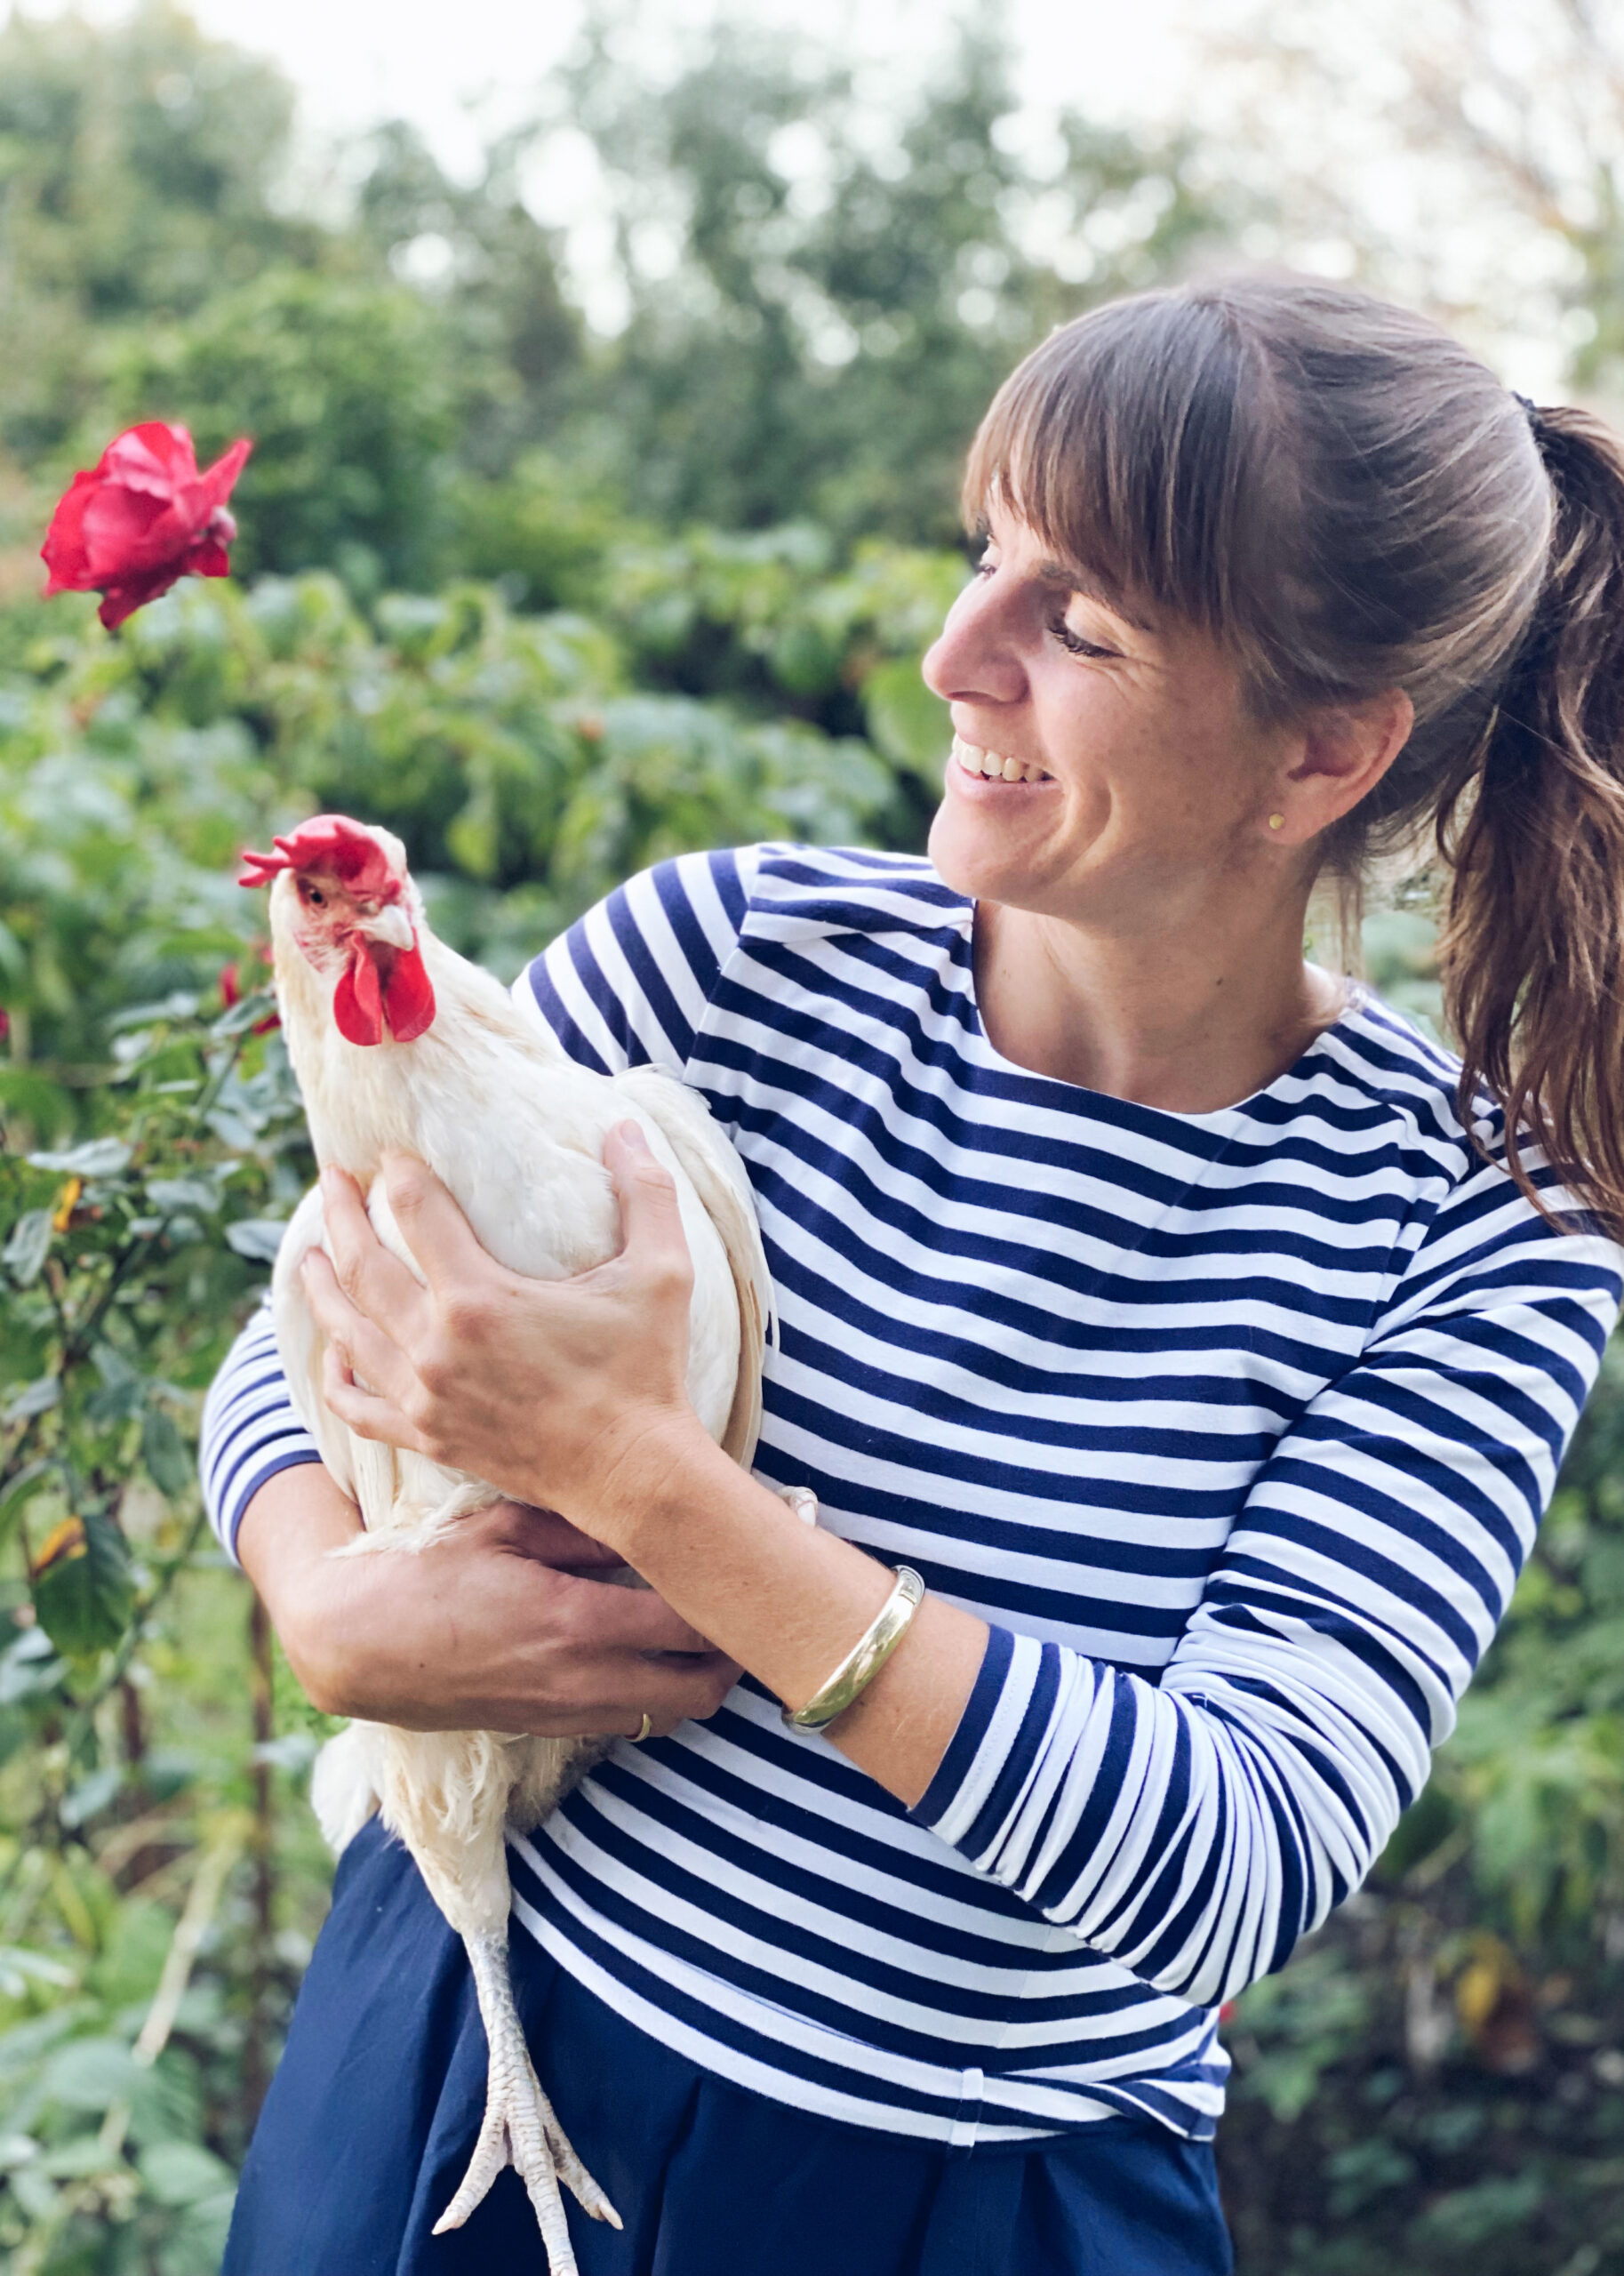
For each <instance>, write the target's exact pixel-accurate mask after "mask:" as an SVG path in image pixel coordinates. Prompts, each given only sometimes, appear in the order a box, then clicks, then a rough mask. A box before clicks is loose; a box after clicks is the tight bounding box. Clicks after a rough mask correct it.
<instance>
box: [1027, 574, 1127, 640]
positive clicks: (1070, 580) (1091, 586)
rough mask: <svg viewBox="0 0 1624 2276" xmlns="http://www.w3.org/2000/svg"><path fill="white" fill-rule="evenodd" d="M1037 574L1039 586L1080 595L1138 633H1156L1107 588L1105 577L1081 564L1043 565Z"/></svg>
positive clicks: (1119, 597) (1115, 593) (1119, 596)
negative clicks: (1057, 588)
mask: <svg viewBox="0 0 1624 2276" xmlns="http://www.w3.org/2000/svg"><path fill="white" fill-rule="evenodd" d="M1036 574H1037V579H1038V581H1039V583H1040V584H1044V585H1054V586H1058V587H1060V589H1063V590H1064V591H1066V592H1068V593H1081V594H1082V596H1083V597H1084V600H1090V601H1098V602H1099V604H1100V607H1101V608H1108V609H1109V610H1110V612H1111V614H1112V615H1113V616H1119V617H1120V618H1121V619H1122V621H1123V622H1124V624H1131V625H1132V626H1133V628H1134V629H1135V630H1136V631H1139V632H1154V631H1155V629H1156V627H1155V626H1154V625H1153V624H1149V623H1147V621H1145V619H1144V618H1143V617H1142V616H1136V615H1135V614H1134V613H1133V611H1132V609H1131V608H1130V607H1129V606H1128V605H1127V603H1126V602H1125V601H1124V599H1123V597H1122V596H1121V594H1120V593H1118V592H1116V590H1115V589H1113V588H1112V587H1111V586H1109V585H1108V584H1107V583H1106V581H1105V580H1104V579H1103V578H1102V577H1098V576H1095V575H1092V574H1091V573H1090V572H1089V571H1088V570H1086V569H1084V567H1083V566H1082V565H1081V563H1079V562H1076V561H1040V562H1039V563H1038V565H1037V571H1036Z"/></svg>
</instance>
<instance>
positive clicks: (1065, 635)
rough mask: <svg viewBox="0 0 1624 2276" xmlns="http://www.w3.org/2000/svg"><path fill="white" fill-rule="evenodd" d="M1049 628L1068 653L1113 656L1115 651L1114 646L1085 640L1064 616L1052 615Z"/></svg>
mask: <svg viewBox="0 0 1624 2276" xmlns="http://www.w3.org/2000/svg"><path fill="white" fill-rule="evenodd" d="M1049 629H1050V631H1051V632H1052V634H1053V635H1054V637H1055V638H1056V639H1057V640H1058V641H1059V642H1060V645H1061V647H1062V648H1064V649H1065V650H1066V652H1067V653H1068V655H1073V656H1114V655H1115V654H1116V649H1115V648H1101V647H1100V645H1099V644H1098V643H1097V642H1096V641H1093V640H1085V639H1084V637H1083V635H1082V634H1081V633H1080V632H1074V631H1073V630H1072V629H1071V627H1070V625H1069V624H1068V623H1067V621H1066V619H1065V617H1064V616H1052V617H1051V618H1050V620H1049Z"/></svg>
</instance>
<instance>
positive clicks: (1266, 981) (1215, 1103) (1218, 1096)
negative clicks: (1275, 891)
mask: <svg viewBox="0 0 1624 2276" xmlns="http://www.w3.org/2000/svg"><path fill="white" fill-rule="evenodd" d="M1302 916H1303V912H1302V911H1301V910H1296V909H1291V908H1288V909H1286V910H1276V911H1274V912H1270V913H1268V915H1265V916H1262V917H1261V918H1260V919H1259V920H1258V921H1255V922H1242V923H1240V924H1237V925H1236V927H1235V937H1234V938H1232V939H1228V940H1213V939H1212V938H1211V937H1208V938H1205V939H1204V940H1203V941H1201V942H1182V941H1178V940H1168V939H1165V938H1163V939H1158V940H1156V942H1147V940H1146V939H1145V938H1144V937H1142V936H1135V937H1132V938H1131V939H1123V938H1120V937H1115V936H1112V935H1109V934H1100V933H1094V932H1091V931H1089V930H1088V929H1087V928H1086V927H1084V926H1080V925H1076V924H1072V923H1068V922H1066V921H1064V920H1062V919H1060V918H1052V917H1044V916H1039V915H1036V914H1034V913H1033V912H1031V911H1029V910H1020V909H1011V908H1009V907H1007V906H1004V905H1003V904H1000V903H996V902H978V903H977V904H976V912H975V934H974V958H975V982H976V999H977V1004H978V1007H979V1009H980V1016H981V1024H982V1027H983V1029H984V1030H985V1031H986V1034H987V1037H988V1040H989V1042H990V1043H991V1044H992V1045H993V1047H994V1048H995V1050H996V1051H998V1052H1000V1053H1001V1054H1003V1056H1004V1058H1006V1059H1009V1060H1012V1061H1013V1062H1014V1063H1015V1064H1016V1065H1017V1066H1019V1067H1027V1068H1029V1069H1030V1070H1032V1072H1033V1073H1034V1074H1038V1075H1047V1076H1050V1077H1051V1078H1053V1079H1054V1080H1056V1081H1058V1082H1063V1083H1076V1084H1079V1085H1081V1086H1083V1087H1084V1088H1085V1089H1087V1090H1092V1091H1100V1092H1103V1093H1105V1094H1108V1096H1110V1097H1113V1098H1121V1099H1132V1100H1133V1101H1135V1102H1137V1103H1138V1104H1140V1105H1141V1106H1152V1107H1160V1108H1162V1109H1164V1110H1166V1111H1167V1112H1170V1113H1174V1114H1210V1113H1215V1112H1217V1111H1218V1110H1220V1109H1221V1108H1223V1107H1227V1106H1234V1105H1236V1103H1238V1102H1239V1101H1240V1100H1242V1099H1244V1098H1248V1097H1250V1096H1251V1095H1252V1093H1253V1092H1254V1091H1259V1090H1261V1089H1262V1088H1263V1087H1264V1086H1266V1085H1267V1084H1268V1083H1271V1082H1273V1081H1274V1080H1275V1078H1276V1076H1279V1075H1283V1074H1284V1072H1285V1070H1286V1069H1287V1068H1288V1067H1290V1066H1292V1064H1293V1062H1295V1061H1296V1060H1298V1059H1299V1058H1300V1057H1301V1055H1302V1054H1303V1052H1305V1051H1306V1050H1307V1049H1308V1046H1309V1044H1310V1043H1312V1042H1313V1040H1314V1038H1315V1037H1316V1035H1319V1034H1321V1033H1323V1032H1324V1030H1325V1029H1326V1028H1328V1027H1330V1026H1331V1025H1332V1023H1333V1022H1335V1021H1336V1020H1337V1019H1338V1018H1339V1017H1340V1014H1341V1012H1342V1009H1343V1007H1344V1006H1345V1004H1346V1001H1347V989H1346V985H1345V983H1344V982H1341V981H1340V980H1338V979H1336V978H1335V977H1333V976H1332V974H1327V973H1324V972H1319V971H1317V970H1316V969H1315V967H1314V966H1309V965H1305V964H1304V962H1303V960H1302V953H1301V949H1302Z"/></svg>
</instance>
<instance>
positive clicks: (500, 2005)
mask: <svg viewBox="0 0 1624 2276" xmlns="http://www.w3.org/2000/svg"><path fill="white" fill-rule="evenodd" d="M462 1942H463V1944H464V1947H465V1948H466V1950H467V1952H468V1961H469V1964H470V1966H471V1967H472V1968H473V1971H474V1988H475V1990H476V1992H477V1994H478V1998H479V2013H480V2016H481V2018H482V2019H483V2021H484V2027H485V2041H486V2045H487V2047H488V2048H489V2050H490V2063H489V2071H488V2074H487V2083H486V2090H485V2114H484V2121H483V2123H482V2124H481V2126H480V2128H479V2138H478V2140H477V2141H476V2143H475V2144H474V2154H473V2156H472V2157H471V2158H470V2159H469V2160H468V2171H467V2173H466V2174H464V2176H463V2177H462V2182H461V2185H460V2188H459V2189H458V2191H457V2193H456V2195H455V2196H454V2197H453V2198H452V2201H451V2203H450V2204H449V2205H448V2206H447V2207H446V2208H445V2210H444V2213H442V2214H441V2216H440V2217H439V2219H438V2220H437V2221H436V2223H435V2224H434V2232H435V2234H436V2236H443V2235H444V2232H446V2230H447V2229H460V2227H461V2226H462V2224H463V2223H464V2221H466V2220H467V2219H468V2215H469V2214H470V2213H471V2212H472V2211H473V2210H474V2208H475V2207H476V2205H479V2204H481V2203H483V2201H484V2197H485V2193H486V2192H487V2191H488V2190H489V2188H490V2186H491V2184H492V2182H493V2181H494V2180H495V2179H496V2176H497V2175H498V2174H499V2173H500V2171H501V2170H502V2168H503V2167H504V2166H508V2165H511V2166H512V2167H513V2168H515V2169H516V2172H517V2174H518V2176H519V2178H520V2180H521V2181H522V2182H523V2183H524V2187H525V2190H526V2192H527V2193H528V2195H529V2198H530V2201H531V2204H532V2206H533V2207H534V2208H535V2215H536V2220H537V2222H538V2224H540V2230H541V2241H542V2244H543V2245H544V2246H545V2248H546V2250H547V2264H548V2269H549V2270H550V2271H551V2276H579V2271H578V2269H577V2267H576V2264H575V2253H574V2249H573V2248H572V2245H571V2243H570V2227H569V2222H568V2219H567V2217H566V2216H565V2213H564V2199H563V2196H562V2194H561V2193H560V2191H559V2186H558V2184H559V2183H560V2182H563V2183H564V2184H566V2185H567V2186H568V2187H569V2188H570V2189H571V2190H572V2191H573V2192H574V2194H575V2196H576V2198H577V2199H578V2200H579V2201H580V2205H581V2206H582V2208H583V2209H584V2210H585V2211H587V2212H588V2213H589V2214H590V2215H591V2216H592V2218H593V2219H594V2220H595V2221H607V2222H608V2223H609V2224H610V2226H611V2227H612V2228H616V2229H618V2228H619V2227H620V2215H619V2214H618V2213H617V2212H616V2211H615V2209H614V2207H613V2206H612V2204H611V2203H610V2202H609V2200H608V2199H607V2198H606V2197H605V2196H604V2192H603V2191H602V2190H601V2189H600V2188H599V2187H598V2185H597V2184H596V2181H594V2180H593V2178H592V2176H591V2175H590V2174H589V2173H588V2171H587V2168H585V2166H583V2165H582V2163H581V2161H580V2159H579V2158H578V2157H577V2156H576V2154H575V2152H574V2149H573V2148H572V2145H571V2143H570V2139H569V2136H567V2135H566V2134H565V2132H564V2128H562V2127H561V2126H560V2125H559V2123H558V2120H557V2116H556V2113H555V2112H554V2109H553V2105H552V2104H551V2103H550V2102H548V2098H547V2096H546V2095H545V2094H543V2092H542V2091H541V2083H540V2080H539V2079H538V2078H537V2076H536V2072H535V2066H534V2064H532V2062H531V2059H530V2049H529V2048H528V2047H527V2046H526V2045H525V2041H524V2027H523V2026H522V2024H520V2022H519V2017H518V2011H517V2009H516V2008H515V2006H514V2003H513V1987H512V1984H511V1983H510V1982H509V1980H508V1932H507V1929H506V1928H505V1927H503V1928H500V1929H482V1930H476V1931H473V1932H471V1933H470V1934H468V1935H465V1936H464V1937H463V1939H462Z"/></svg>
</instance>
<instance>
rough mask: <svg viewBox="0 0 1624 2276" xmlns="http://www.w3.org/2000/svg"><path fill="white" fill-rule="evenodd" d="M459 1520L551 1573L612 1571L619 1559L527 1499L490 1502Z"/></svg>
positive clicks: (563, 1519)
mask: <svg viewBox="0 0 1624 2276" xmlns="http://www.w3.org/2000/svg"><path fill="white" fill-rule="evenodd" d="M463 1522H464V1524H465V1525H468V1526H470V1527H472V1526H476V1525H477V1526H481V1527H484V1529H485V1530H487V1531H488V1532H490V1533H491V1534H492V1536H493V1537H495V1538H496V1539H498V1540H500V1543H501V1545H502V1547H504V1548H505V1549H509V1550H512V1551H515V1552H516V1554H517V1555H518V1556H521V1557H528V1558H531V1559H533V1560H534V1562H535V1563H536V1564H538V1565H546V1566H548V1567H550V1568H551V1569H552V1570H553V1571H554V1572H557V1573H601V1572H604V1571H613V1570H615V1569H616V1568H618V1567H620V1565H621V1563H622V1562H623V1559H621V1557H620V1552H619V1551H617V1550H613V1549H610V1548H608V1547H607V1546H606V1545H605V1543H603V1542H601V1541H594V1540H593V1538H592V1536H591V1535H590V1534H585V1533H581V1532H580V1530H579V1529H578V1528H577V1527H574V1526H572V1524H571V1523H570V1521H569V1519H567V1518H561V1517H560V1516H559V1514H558V1512H557V1511H556V1510H537V1509H533V1508H532V1506H531V1504H530V1503H528V1502H492V1503H491V1505H490V1507H489V1508H488V1509H486V1510H482V1511H479V1512H478V1514H477V1516H476V1517H472V1518H468V1519H464V1520H463Z"/></svg>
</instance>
